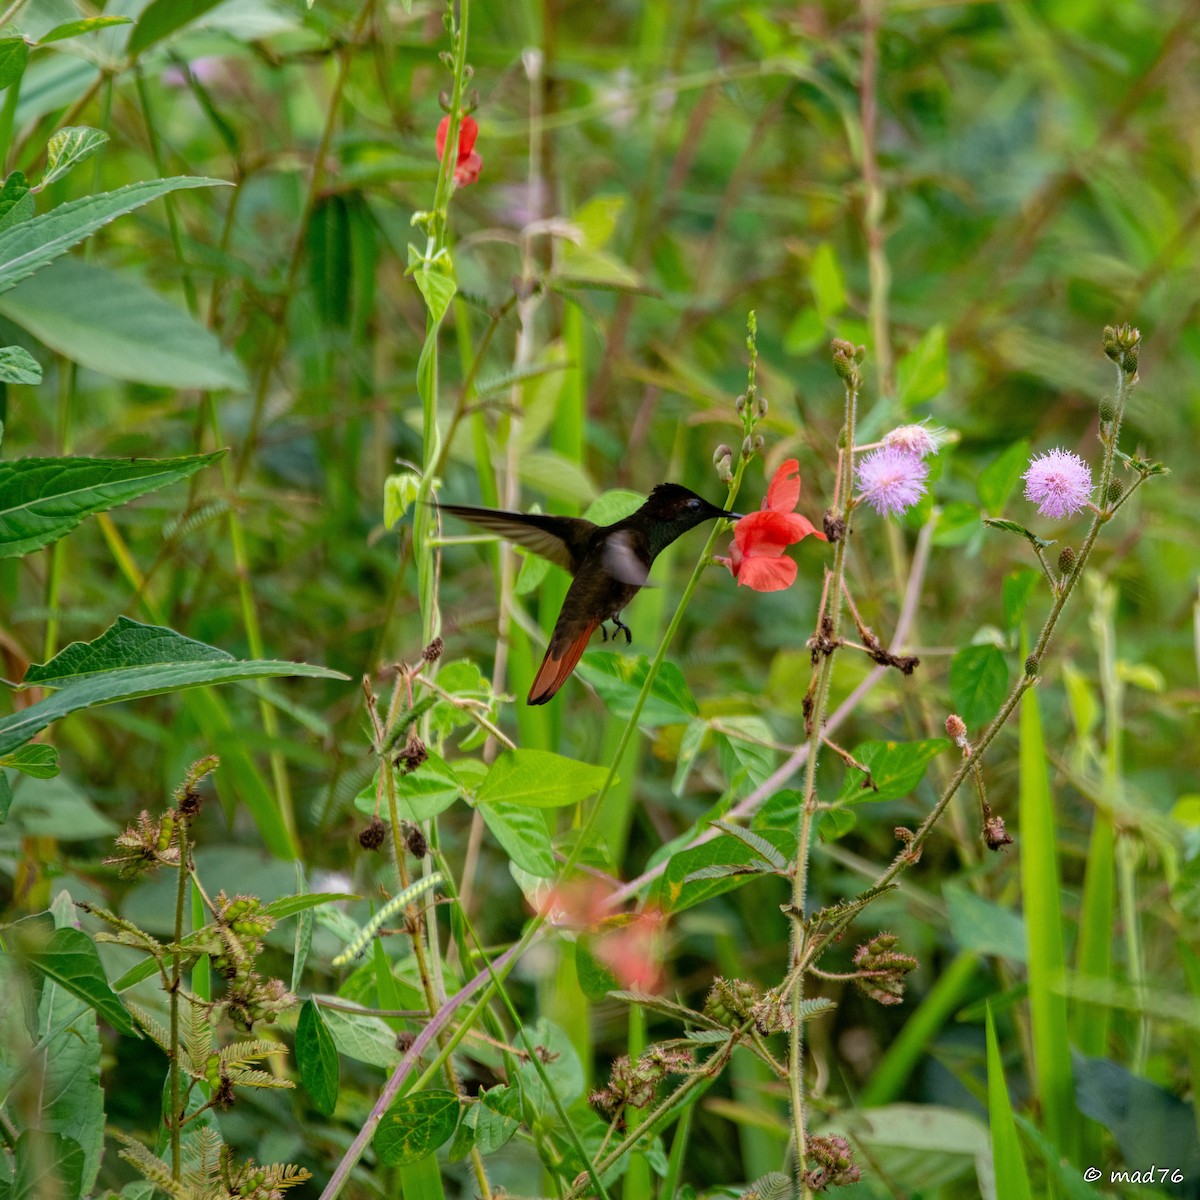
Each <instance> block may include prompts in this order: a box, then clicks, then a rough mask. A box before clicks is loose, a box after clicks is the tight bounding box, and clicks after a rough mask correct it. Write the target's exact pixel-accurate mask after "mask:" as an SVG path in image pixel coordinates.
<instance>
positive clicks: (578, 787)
mask: <svg viewBox="0 0 1200 1200" xmlns="http://www.w3.org/2000/svg"><path fill="white" fill-rule="evenodd" d="M607 774H608V769H607V768H606V767H593V766H589V765H588V764H587V763H581V762H576V761H575V759H573V758H567V757H565V756H564V755H562V754H552V753H551V752H550V751H548V750H507V751H505V752H504V753H503V754H501V755H500V756H499V757H498V758H497V759H496V761H495V762H494V763H492V765H491V768H490V769H489V770H488V773H487V775H486V776H485V777H484V780H483V783H482V784H481V785H480V787H479V790H478V792H477V793H476V799H477V800H478V802H479V803H480V804H488V803H491V802H493V801H497V800H499V801H503V802H504V803H506V804H517V805H521V806H524V807H529V808H556V807H558V806H560V805H563V804H579V803H580V802H581V801H583V800H586V799H587V798H588V797H589V796H591V795H593V794H594V793H596V792H597V791H599V790H600V787H601V785H602V784H603V783H604V777H605V776H606V775H607Z"/></svg>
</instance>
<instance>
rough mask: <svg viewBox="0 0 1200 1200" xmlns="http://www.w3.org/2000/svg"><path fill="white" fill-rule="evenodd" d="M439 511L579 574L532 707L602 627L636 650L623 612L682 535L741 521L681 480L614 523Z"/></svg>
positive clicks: (465, 507) (463, 508)
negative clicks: (720, 520) (720, 521)
mask: <svg viewBox="0 0 1200 1200" xmlns="http://www.w3.org/2000/svg"><path fill="white" fill-rule="evenodd" d="M438 507H439V508H440V509H441V510H442V512H447V513H450V514H451V515H452V516H455V517H459V518H461V519H462V520H464V521H470V522H471V524H473V525H478V526H479V527H480V528H481V529H486V530H489V531H490V532H492V533H496V534H499V535H500V537H502V538H506V539H507V540H508V541H510V542H516V543H517V545H519V546H523V547H525V549H526V550H532V551H533V552H534V553H535V554H540V555H541V556H542V557H543V558H548V559H549V560H550V561H551V562H552V563H555V564H556V565H558V566H560V567H562V568H563V569H564V570H567V571H569V572H570V573H571V574H572V575H573V576H574V577H575V578H574V580H573V582H572V583H571V586H570V588H568V590H567V595H566V599H565V600H563V606H562V611H561V612H560V613H559V614H558V620H557V621H556V622H555V625H554V632H553V633H552V634H551V635H550V644H549V645H548V646H547V647H546V656H545V658H543V659H542V665H541V667H539V668H538V673H537V675H536V676H535V677H534V680H533V686H532V687H531V688H530V689H529V700H528V703H530V704H545V703H546V702H547V701H548V700H549V699H551V698H552V697H553V696H554V694H555V692H557V691H558V689H559V688H560V687H562V685H563V684H564V683H566V681H567V678H568V676H569V675H570V674H571V672H572V671H573V670H575V665H576V664H577V663H578V662H579V659H580V656H581V655H582V654H583V651H584V649H585V647H586V646H587V644H588V639H589V638H591V636H592V634H593V633H595V631H596V628H597V626H599V628H600V632H601V635H602V636H603V638H604V640H605V641H607V640H608V629H607V628H606V625H607V623H608V622H610V621H611V622H612V625H613V637H614V638H616V636H617V634H618V633H620V632H623V633H624V634H625V644H626V645H629V643H630V642H631V641H632V640H633V635H632V634H631V632H630V629H629V626H628V625H626V624H625V623H624V622H623V621H622V620H621V612H622V610H623V609H624V608H625V606H626V605H627V604H628V603H629V602H630V600H632V599H633V598H634V596H635V595H636V594H637V592H638V589H639V588H641V587H643V586H645V584H646V581H647V579H648V578H649V575H650V567H651V565H652V564H653V562H654V560H655V558H657V557H658V555H659V554H661V553H662V552H663V551H664V550H665V549H666V548H667V547H668V546H669V545H670V544H671V543H672V542H673V541H674V540H675V539H676V538H677V537H679V536H680V535H681V534H684V533H687V531H688V530H689V529H694V528H695V527H696V526H697V525H699V524H700V523H701V522H702V521H711V520H714V519H715V518H717V517H727V518H729V519H730V520H738V519H740V516H741V514H740V513H733V512H726V511H725V510H724V509H723V508H718V507H717V506H716V505H715V504H709V502H708V501H707V500H705V499H704V498H703V497H702V496H697V495H696V493H695V492H693V491H689V489H687V488H685V487H681V486H680V485H679V484H677V483H660V484H659V485H658V487H656V488H655V489H654V490H653V491H652V492H651V493H650V496H649V498H648V499H647V500H646V503H645V504H643V505H642V507H641V508H639V509H638V510H637V512H635V513H632V514H631V515H630V516H628V517H625V518H624V519H623V520H621V521H617V522H616V523H615V524H612V525H595V524H593V523H592V522H591V521H585V520H584V519H583V518H582V517H559V516H553V515H550V514H542V513H514V512H502V511H500V510H498V509H493V508H474V507H472V506H471V505H469V504H439V505H438Z"/></svg>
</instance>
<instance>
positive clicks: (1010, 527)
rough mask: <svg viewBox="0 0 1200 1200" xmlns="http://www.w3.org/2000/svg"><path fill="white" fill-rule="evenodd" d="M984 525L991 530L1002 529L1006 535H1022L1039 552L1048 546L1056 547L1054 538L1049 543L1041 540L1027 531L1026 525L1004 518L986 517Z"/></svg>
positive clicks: (1030, 531)
mask: <svg viewBox="0 0 1200 1200" xmlns="http://www.w3.org/2000/svg"><path fill="white" fill-rule="evenodd" d="M983 523H984V524H985V525H987V526H988V527H989V528H991V529H1002V530H1003V531H1004V532H1005V533H1016V534H1020V536H1021V537H1023V538H1024V539H1025V540H1026V541H1027V542H1028V543H1029V544H1030V545H1031V546H1036V547H1037V548H1038V549H1039V550H1045V549H1046V547H1047V546H1053V545H1054V539H1053V538H1051V539H1050V540H1049V541H1047V540H1046V539H1045V538H1040V537H1038V535H1037V534H1036V533H1034V532H1033V531H1032V530H1031V529H1026V528H1025V526H1024V525H1021V524H1019V523H1018V522H1016V521H1009V520H1006V519H1005V518H1003V517H984V518H983Z"/></svg>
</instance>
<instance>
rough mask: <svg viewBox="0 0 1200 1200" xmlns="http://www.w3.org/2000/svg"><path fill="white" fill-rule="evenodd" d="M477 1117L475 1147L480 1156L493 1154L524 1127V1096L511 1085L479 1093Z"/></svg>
mask: <svg viewBox="0 0 1200 1200" xmlns="http://www.w3.org/2000/svg"><path fill="white" fill-rule="evenodd" d="M477 1107H478V1110H479V1111H478V1116H477V1117H476V1118H475V1145H476V1146H477V1147H478V1148H479V1153H480V1154H492V1153H494V1152H495V1151H497V1150H499V1149H500V1148H501V1147H502V1146H504V1145H506V1144H507V1143H508V1141H509V1140H510V1139H511V1138H512V1136H513V1134H514V1133H516V1132H517V1129H518V1128H519V1127H520V1124H521V1093H520V1092H519V1091H518V1090H517V1089H516V1088H515V1087H512V1086H511V1085H510V1086H503V1085H502V1086H499V1087H494V1088H489V1089H488V1090H487V1091H484V1092H480V1093H479V1104H478V1106H477Z"/></svg>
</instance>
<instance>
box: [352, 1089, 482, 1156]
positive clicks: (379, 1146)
mask: <svg viewBox="0 0 1200 1200" xmlns="http://www.w3.org/2000/svg"><path fill="white" fill-rule="evenodd" d="M460 1107H461V1106H460V1104H459V1099H458V1097H457V1096H456V1095H455V1094H454V1093H453V1092H439V1091H429V1092H415V1093H413V1094H412V1095H410V1096H401V1097H400V1099H399V1100H397V1101H396V1103H395V1104H393V1105H392V1107H391V1108H389V1109H388V1110H387V1112H386V1113H385V1114H384V1116H383V1119H382V1120H381V1121H380V1122H379V1128H378V1129H377V1130H376V1131H375V1137H374V1138H373V1139H372V1145H373V1146H374V1147H375V1153H376V1154H377V1155H378V1156H379V1161H380V1162H381V1163H383V1164H384V1165H385V1166H389V1167H399V1166H404V1165H406V1164H407V1163H415V1162H419V1161H420V1160H421V1159H423V1158H426V1157H428V1156H429V1155H430V1154H432V1153H433V1152H434V1151H435V1150H436V1149H437V1148H438V1147H439V1146H441V1145H444V1144H445V1143H446V1142H448V1141H449V1140H450V1138H451V1136H452V1135H453V1134H454V1127H455V1125H457V1124H458V1113H459V1108H460Z"/></svg>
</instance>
